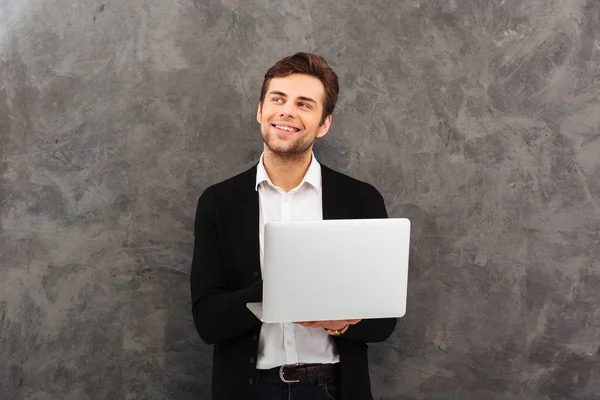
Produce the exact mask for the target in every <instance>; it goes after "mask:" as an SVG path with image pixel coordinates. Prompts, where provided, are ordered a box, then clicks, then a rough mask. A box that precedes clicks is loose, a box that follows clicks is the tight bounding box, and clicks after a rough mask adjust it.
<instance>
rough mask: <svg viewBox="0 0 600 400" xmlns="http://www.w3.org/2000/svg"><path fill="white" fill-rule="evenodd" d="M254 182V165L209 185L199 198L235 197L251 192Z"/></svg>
mask: <svg viewBox="0 0 600 400" xmlns="http://www.w3.org/2000/svg"><path fill="white" fill-rule="evenodd" d="M255 184H256V165H253V166H252V167H251V168H249V169H247V170H245V171H244V172H241V173H239V174H237V175H234V176H232V177H231V178H227V179H225V180H223V181H220V182H217V183H214V184H212V185H209V186H208V187H207V188H206V189H204V192H203V193H202V195H201V196H200V200H202V199H203V198H204V199H209V198H210V199H212V200H215V199H216V200H218V199H223V198H235V197H236V196H239V195H240V194H243V193H245V194H247V193H252V191H253V190H254V186H255Z"/></svg>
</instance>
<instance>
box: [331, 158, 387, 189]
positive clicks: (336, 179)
mask: <svg viewBox="0 0 600 400" xmlns="http://www.w3.org/2000/svg"><path fill="white" fill-rule="evenodd" d="M321 175H322V177H323V184H324V185H325V184H327V185H330V186H332V187H335V188H336V189H337V190H341V191H344V192H346V191H347V192H351V193H354V194H359V195H361V197H382V196H381V193H379V190H377V188H375V186H373V185H372V184H370V183H368V182H365V181H361V180H359V179H356V178H353V177H351V176H349V175H346V174H344V173H341V172H339V171H336V170H334V169H332V168H329V167H327V166H325V165H323V164H321Z"/></svg>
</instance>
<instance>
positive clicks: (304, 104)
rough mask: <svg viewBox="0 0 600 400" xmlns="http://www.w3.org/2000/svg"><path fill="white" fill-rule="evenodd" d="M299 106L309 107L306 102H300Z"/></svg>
mask: <svg viewBox="0 0 600 400" xmlns="http://www.w3.org/2000/svg"><path fill="white" fill-rule="evenodd" d="M300 106H306V108H310V105H308V104H306V103H300Z"/></svg>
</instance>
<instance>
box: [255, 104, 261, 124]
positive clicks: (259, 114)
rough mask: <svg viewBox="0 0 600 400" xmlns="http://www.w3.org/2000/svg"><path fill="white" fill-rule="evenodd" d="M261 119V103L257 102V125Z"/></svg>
mask: <svg viewBox="0 0 600 400" xmlns="http://www.w3.org/2000/svg"><path fill="white" fill-rule="evenodd" d="M261 117H262V103H261V102H258V110H256V120H257V121H258V123H259V124H260V120H261Z"/></svg>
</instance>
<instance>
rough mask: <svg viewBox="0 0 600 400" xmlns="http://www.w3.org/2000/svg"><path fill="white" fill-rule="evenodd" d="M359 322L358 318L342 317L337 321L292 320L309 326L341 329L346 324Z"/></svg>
mask: <svg viewBox="0 0 600 400" xmlns="http://www.w3.org/2000/svg"><path fill="white" fill-rule="evenodd" d="M359 322H360V319H342V320H339V321H303V322H294V323H295V324H297V325H301V326H306V327H309V328H324V329H334V330H338V329H342V328H343V327H345V326H346V325H355V324H357V323H359Z"/></svg>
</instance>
